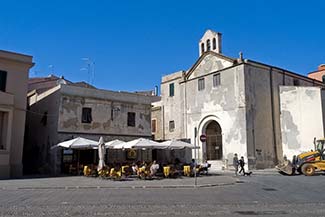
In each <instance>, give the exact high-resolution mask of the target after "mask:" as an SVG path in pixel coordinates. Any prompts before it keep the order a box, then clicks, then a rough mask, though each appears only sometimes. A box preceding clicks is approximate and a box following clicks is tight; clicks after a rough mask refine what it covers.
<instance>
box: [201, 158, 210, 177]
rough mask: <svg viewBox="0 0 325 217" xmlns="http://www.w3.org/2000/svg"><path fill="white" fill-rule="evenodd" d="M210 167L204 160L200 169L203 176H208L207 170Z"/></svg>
mask: <svg viewBox="0 0 325 217" xmlns="http://www.w3.org/2000/svg"><path fill="white" fill-rule="evenodd" d="M210 166H211V165H209V163H208V161H207V160H204V163H203V164H202V169H201V171H202V172H203V173H205V174H208V168H209V167H210Z"/></svg>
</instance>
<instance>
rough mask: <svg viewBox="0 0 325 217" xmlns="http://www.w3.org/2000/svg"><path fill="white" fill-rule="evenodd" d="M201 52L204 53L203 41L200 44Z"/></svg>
mask: <svg viewBox="0 0 325 217" xmlns="http://www.w3.org/2000/svg"><path fill="white" fill-rule="evenodd" d="M201 53H204V43H202V44H201Z"/></svg>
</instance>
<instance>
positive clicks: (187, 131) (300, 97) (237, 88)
mask: <svg viewBox="0 0 325 217" xmlns="http://www.w3.org/2000/svg"><path fill="white" fill-rule="evenodd" d="M221 45H222V35H221V34H220V33H217V32H214V31H211V30H207V31H206V32H205V34H204V35H203V37H202V38H201V40H200V41H199V44H198V47H199V55H200V56H199V58H198V59H197V61H196V62H195V63H194V64H193V66H192V67H191V68H190V69H188V70H186V71H179V72H175V73H172V74H169V75H166V76H163V77H162V80H161V101H160V102H157V103H154V104H153V108H152V131H153V136H154V138H155V139H156V140H167V139H182V140H189V141H191V143H195V144H196V145H197V146H199V147H200V148H199V149H198V150H196V153H195V154H196V156H197V160H198V161H199V162H202V161H203V160H208V162H209V163H211V164H212V167H213V168H215V169H217V170H218V169H221V168H226V167H227V166H228V165H231V164H232V158H233V156H234V154H235V153H237V154H238V155H239V157H240V156H244V157H245V161H246V162H247V163H248V167H249V168H250V169H252V168H256V169H259V168H271V167H274V165H275V164H277V163H278V161H280V160H282V159H283V155H287V156H288V157H292V155H294V154H297V153H300V152H302V151H306V150H310V149H312V148H313V144H312V141H313V138H314V137H316V138H320V137H323V136H324V127H323V116H324V115H323V111H322V89H321V87H322V85H323V84H322V82H320V81H318V80H315V79H311V78H308V77H306V76H303V75H300V74H297V73H294V72H291V71H288V70H286V69H282V68H279V67H275V66H271V65H267V64H264V63H260V62H256V61H253V60H249V59H244V58H243V55H242V53H240V55H239V58H231V57H228V56H225V55H224V54H223V53H222V46H221ZM195 134H196V135H195ZM201 135H205V136H206V141H203V142H202V141H201V140H200V136H201ZM193 153H194V151H193ZM193 153H192V156H194V155H193Z"/></svg>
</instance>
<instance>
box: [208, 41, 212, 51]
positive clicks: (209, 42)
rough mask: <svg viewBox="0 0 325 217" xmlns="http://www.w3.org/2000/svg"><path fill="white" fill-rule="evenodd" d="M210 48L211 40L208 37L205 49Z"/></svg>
mask: <svg viewBox="0 0 325 217" xmlns="http://www.w3.org/2000/svg"><path fill="white" fill-rule="evenodd" d="M209 50H211V41H210V39H208V40H207V51H209Z"/></svg>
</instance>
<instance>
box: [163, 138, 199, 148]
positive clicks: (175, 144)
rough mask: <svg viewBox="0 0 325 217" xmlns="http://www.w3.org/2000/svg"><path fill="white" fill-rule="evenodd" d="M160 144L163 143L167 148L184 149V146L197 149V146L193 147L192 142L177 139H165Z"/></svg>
mask: <svg viewBox="0 0 325 217" xmlns="http://www.w3.org/2000/svg"><path fill="white" fill-rule="evenodd" d="M161 144H162V145H165V146H166V147H167V149H184V148H191V149H195V148H196V149H197V148H199V147H194V145H193V144H191V143H187V142H183V141H179V140H174V139H172V140H167V141H165V142H162V143H161Z"/></svg>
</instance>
